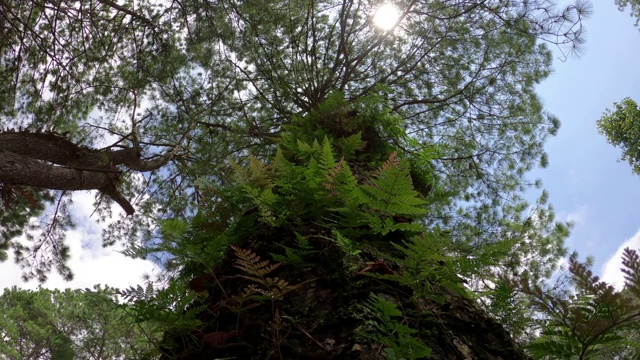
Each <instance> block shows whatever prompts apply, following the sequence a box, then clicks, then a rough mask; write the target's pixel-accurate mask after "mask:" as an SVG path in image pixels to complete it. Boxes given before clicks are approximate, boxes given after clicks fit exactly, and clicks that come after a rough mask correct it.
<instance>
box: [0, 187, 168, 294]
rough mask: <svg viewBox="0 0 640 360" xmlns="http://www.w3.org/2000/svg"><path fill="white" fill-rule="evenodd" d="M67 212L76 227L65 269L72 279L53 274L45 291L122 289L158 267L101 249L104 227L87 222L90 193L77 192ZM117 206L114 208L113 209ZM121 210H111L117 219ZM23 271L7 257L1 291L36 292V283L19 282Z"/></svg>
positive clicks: (114, 250) (68, 239) (113, 249)
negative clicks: (96, 287)
mask: <svg viewBox="0 0 640 360" xmlns="http://www.w3.org/2000/svg"><path fill="white" fill-rule="evenodd" d="M73 200H74V202H73V204H72V205H71V207H70V212H71V214H72V216H73V219H74V221H75V223H76V227H75V228H74V229H73V230H70V231H69V232H68V233H67V237H66V243H67V244H68V245H69V247H70V250H71V257H70V259H69V262H68V265H69V267H70V268H71V270H72V271H73V273H74V279H73V280H72V281H70V282H67V281H64V280H63V279H62V277H61V276H60V275H58V274H57V273H55V272H52V273H51V274H50V275H49V279H48V280H47V281H46V282H45V283H44V284H43V285H42V286H43V287H47V288H59V289H64V288H91V287H92V286H93V285H95V284H106V285H109V286H113V287H118V288H125V287H128V286H132V285H137V284H141V283H143V276H144V275H145V274H151V273H152V272H154V270H157V267H156V266H155V265H154V264H153V263H152V262H150V261H146V260H141V259H132V258H128V257H126V256H124V255H123V254H121V253H120V252H118V250H121V249H122V247H119V246H117V245H116V246H114V247H110V248H106V249H105V248H103V247H102V236H101V234H102V229H104V228H105V227H106V226H107V224H105V223H100V224H98V223H97V222H96V219H95V217H94V218H90V215H91V213H92V212H93V206H92V204H93V195H92V194H91V193H89V192H78V193H74V195H73ZM116 206H117V205H116ZM120 212H121V210H120V209H119V208H115V207H114V212H113V214H114V217H117V216H119V215H120ZM21 274H22V270H21V269H20V268H19V267H18V266H17V265H16V264H15V263H14V261H13V259H12V258H11V257H10V258H9V260H7V261H6V262H4V263H0V289H3V288H6V287H11V286H14V285H15V286H18V287H20V288H31V289H35V288H37V287H38V283H37V282H36V281H30V282H28V283H25V282H23V281H22V279H21V278H20V277H21Z"/></svg>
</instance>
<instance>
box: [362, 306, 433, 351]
mask: <svg viewBox="0 0 640 360" xmlns="http://www.w3.org/2000/svg"><path fill="white" fill-rule="evenodd" d="M361 309H362V310H364V314H363V315H361V316H363V317H364V318H365V319H366V320H365V323H364V326H365V328H364V329H363V330H362V332H361V334H362V335H363V336H365V337H367V338H370V339H372V340H374V341H376V342H379V343H381V344H383V345H385V349H384V350H383V351H382V354H383V355H384V356H385V358H386V359H393V360H401V359H423V358H426V357H428V356H430V355H431V349H429V348H428V347H426V346H425V345H424V344H423V343H422V342H421V341H420V340H418V339H416V338H414V337H413V336H412V334H415V333H416V332H417V331H416V330H414V329H411V328H410V327H408V326H407V325H405V324H403V320H399V319H398V318H402V317H403V316H404V315H403V313H402V311H400V309H398V306H397V305H396V304H394V303H393V302H391V301H389V300H387V299H385V298H383V297H382V296H379V295H376V294H371V295H370V297H369V299H368V300H367V301H365V302H364V303H363V304H362V305H361Z"/></svg>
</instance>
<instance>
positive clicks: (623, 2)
mask: <svg viewBox="0 0 640 360" xmlns="http://www.w3.org/2000/svg"><path fill="white" fill-rule="evenodd" d="M615 2H616V5H618V9H619V10H620V11H624V10H626V8H629V9H630V14H629V15H630V16H632V17H634V18H636V26H638V25H639V24H640V3H639V2H638V1H637V0H615Z"/></svg>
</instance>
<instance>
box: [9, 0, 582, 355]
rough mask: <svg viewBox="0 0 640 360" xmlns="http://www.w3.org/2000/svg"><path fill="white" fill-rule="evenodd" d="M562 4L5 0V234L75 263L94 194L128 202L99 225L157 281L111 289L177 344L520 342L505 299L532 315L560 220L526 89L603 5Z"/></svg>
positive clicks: (416, 351)
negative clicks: (83, 209) (545, 182)
mask: <svg viewBox="0 0 640 360" xmlns="http://www.w3.org/2000/svg"><path fill="white" fill-rule="evenodd" d="M554 5H555V4H553V3H552V2H551V1H548V0H533V1H532V0H513V1H501V0H495V1H492V0H490V1H479V0H478V1H476V0H469V1H466V0H464V1H459V0H438V1H431V0H429V1H421V0H412V1H408V2H406V3H402V4H396V6H398V14H399V17H398V19H397V20H396V21H395V25H394V26H393V27H391V28H389V29H382V28H379V27H376V26H375V24H374V21H373V14H374V12H375V10H376V8H377V6H379V4H378V2H376V1H368V0H344V1H333V0H330V1H302V0H288V1H267V2H254V1H235V0H222V1H219V2H215V3H212V2H209V1H191V0H184V1H174V2H160V3H157V2H152V1H138V2H127V3H117V2H113V1H110V0H98V1H95V2H90V3H86V2H75V1H65V0H61V1H56V2H52V1H46V0H42V1H35V2H23V1H18V0H5V1H0V10H1V11H0V34H1V37H2V39H3V41H2V42H1V43H0V121H1V122H2V125H3V129H2V131H0V183H1V189H0V190H1V194H2V200H3V201H2V207H1V209H0V219H1V220H2V227H1V228H0V230H1V231H0V236H1V238H0V255H2V256H3V258H6V257H7V251H9V250H13V252H14V255H15V259H16V261H18V263H19V264H20V265H21V266H22V267H23V269H24V277H25V278H27V279H30V278H37V279H38V280H41V281H42V280H45V279H46V276H47V274H48V273H49V272H50V271H51V270H52V269H56V270H57V271H58V272H60V273H61V274H62V275H63V276H65V277H66V278H68V279H69V278H71V277H72V269H69V268H68V267H67V265H66V259H67V258H68V251H69V250H68V247H67V245H66V244H65V243H64V234H65V230H66V229H68V228H70V227H71V226H73V223H72V221H71V215H70V214H69V210H68V206H69V204H70V202H71V200H72V193H73V191H76V190H95V193H96V203H95V206H96V213H97V214H98V215H99V216H100V219H102V220H104V219H106V218H107V217H110V216H112V215H113V214H112V204H113V202H115V203H116V204H117V205H118V206H119V207H120V208H121V209H122V210H123V211H124V216H122V217H120V218H119V220H118V221H117V222H115V223H114V224H113V225H112V226H111V227H110V228H109V229H108V230H107V231H105V233H104V245H106V246H109V245H113V244H115V243H116V242H120V243H126V245H128V248H127V250H126V253H127V254H128V255H130V256H135V257H147V258H150V257H152V256H154V255H158V254H159V255H161V256H162V261H160V262H161V264H160V265H161V266H162V267H163V269H164V270H165V274H164V275H165V277H164V278H162V279H160V280H162V281H166V282H165V283H164V284H165V286H163V287H160V289H154V288H153V287H151V286H149V287H142V286H140V287H136V288H131V289H124V290H122V291H120V292H118V294H119V295H120V296H122V297H124V298H126V299H127V300H129V301H130V302H131V312H132V313H133V314H134V316H135V318H136V319H138V320H139V321H149V322H150V323H152V324H163V326H164V327H163V329H167V331H166V332H165V334H164V339H163V341H162V347H161V348H160V350H161V351H162V356H163V358H195V357H196V356H201V357H207V356H209V357H211V356H217V357H219V356H236V357H240V358H243V357H244V358H314V356H315V357H316V358H340V357H341V356H342V357H343V356H351V357H356V356H359V357H360V358H377V357H379V356H384V357H386V358H395V359H400V358H422V357H425V356H429V354H431V355H432V356H435V358H438V357H437V356H443V355H442V354H446V353H452V354H453V353H455V354H458V355H460V356H465V357H466V355H468V354H475V356H479V357H481V358H486V359H491V358H495V359H498V358H510V359H525V358H526V355H525V354H524V353H523V352H522V351H520V350H519V349H518V347H517V346H516V344H515V343H514V342H513V341H512V339H511V338H510V337H509V335H508V333H506V332H505V330H504V328H503V327H502V326H501V325H500V324H499V323H497V322H496V320H495V319H494V318H498V319H501V320H504V322H505V325H506V326H507V327H508V328H509V330H511V331H513V332H514V333H516V334H518V335H522V334H523V331H522V323H520V322H519V321H517V319H526V317H527V315H528V314H531V312H528V311H529V309H527V305H528V303H527V302H526V299H525V298H524V297H509V296H505V294H509V293H510V292H513V286H512V285H513V284H515V283H517V281H519V280H521V279H526V280H527V281H532V282H533V283H536V282H537V281H539V280H541V279H543V278H545V277H547V276H549V274H550V273H551V272H552V271H553V270H554V269H555V267H556V264H557V260H558V259H559V258H560V257H561V256H563V255H565V254H566V250H565V248H564V244H563V240H564V238H565V237H566V236H567V234H568V224H564V223H559V222H556V220H555V216H554V213H553V209H552V207H551V206H550V205H549V204H547V195H546V193H545V192H542V194H541V195H540V198H539V200H538V201H537V202H536V203H535V204H529V203H528V202H527V201H525V200H524V195H523V194H524V192H525V191H527V190H529V189H530V188H532V187H534V186H537V187H540V183H539V182H537V181H534V180H531V179H528V178H527V172H528V171H529V170H531V169H532V168H533V167H535V166H538V165H540V166H546V164H547V162H548V160H547V157H546V154H545V153H544V149H543V144H544V141H545V140H546V139H547V138H548V136H550V135H554V134H555V133H556V132H557V130H558V128H559V125H560V123H559V120H558V119H557V118H555V117H554V116H553V115H551V114H548V113H546V112H545V111H544V109H543V106H542V104H541V102H540V101H539V99H538V97H537V95H536V93H535V86H536V84H538V83H539V82H540V81H542V80H543V79H544V78H545V77H547V76H548V75H549V73H550V66H551V60H552V58H551V51H550V49H549V45H553V46H557V47H558V48H559V49H560V50H561V51H562V52H563V53H568V52H571V51H574V50H576V49H578V46H579V45H580V44H581V42H582V39H583V38H582V32H583V28H582V20H583V18H584V16H586V15H587V14H588V12H589V10H590V9H589V6H588V4H585V3H577V4H574V5H570V6H568V7H565V8H560V9H557V8H556V7H554ZM34 218H36V219H38V221H34V220H33V219H34ZM5 224H6V225H5ZM21 236H24V237H23V238H21ZM477 302H480V303H483V304H484V305H485V307H486V308H487V309H489V310H490V311H492V314H493V316H494V318H492V317H491V316H488V315H487V313H486V312H485V311H484V310H482V309H480V308H478V305H477ZM452 309H453V310H452ZM509 313H512V314H513V313H517V314H518V315H519V317H517V318H516V317H511V318H510V317H509V315H508V314H509ZM460 314H464V316H459V315H460ZM509 318H510V319H512V320H513V321H507V319H509ZM474 324H479V325H478V326H480V330H479V331H478V330H477V329H474V328H473V326H472V325H474ZM496 339H497V340H496ZM63 340H64V341H63V342H65V344H67V343H68V342H69V341H68V340H69V339H66V340H65V339H63ZM61 341H62V340H61ZM63 345H64V344H63ZM47 346H49V345H47ZM50 347H51V346H49V348H50ZM59 348H64V349H66V350H69V351H71V350H70V349H71V345H69V344H67V345H64V346H62V347H59ZM66 350H65V351H66ZM74 351H75V350H74Z"/></svg>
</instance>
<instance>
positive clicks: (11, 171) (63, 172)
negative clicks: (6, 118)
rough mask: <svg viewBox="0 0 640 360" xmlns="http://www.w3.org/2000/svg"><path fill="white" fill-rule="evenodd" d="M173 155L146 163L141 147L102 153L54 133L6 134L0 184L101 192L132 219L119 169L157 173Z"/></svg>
mask: <svg viewBox="0 0 640 360" xmlns="http://www.w3.org/2000/svg"><path fill="white" fill-rule="evenodd" d="M173 156H174V151H173V150H172V151H169V152H167V153H165V154H163V155H160V156H157V157H155V158H153V159H150V160H145V159H142V157H141V155H140V153H139V152H138V151H137V150H136V149H135V148H128V147H125V148H122V149H118V150H111V149H102V150H97V149H92V148H88V147H85V146H81V145H78V144H75V143H73V142H72V141H70V140H69V139H67V138H65V137H64V136H61V135H59V134H56V133H53V132H45V133H33V132H27V131H18V132H14V131H7V132H0V182H2V183H6V184H12V185H22V186H32V187H39V188H45V189H51V190H98V191H100V192H101V193H102V194H103V195H106V196H109V197H110V198H111V199H113V200H114V201H115V202H116V203H118V204H119V205H120V206H121V207H122V208H123V209H124V210H125V212H126V213H127V215H132V214H133V213H134V208H133V206H132V205H131V203H130V202H129V201H128V200H127V199H126V198H125V197H124V196H123V195H122V193H120V191H119V190H118V185H119V183H120V174H121V170H120V169H118V166H120V167H124V168H127V169H129V170H133V171H153V170H156V169H158V168H160V167H162V166H164V165H165V164H166V163H168V162H169V160H171V158H172V157H173Z"/></svg>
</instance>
